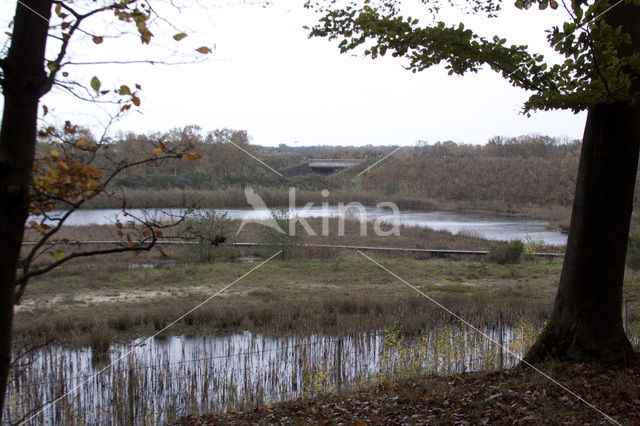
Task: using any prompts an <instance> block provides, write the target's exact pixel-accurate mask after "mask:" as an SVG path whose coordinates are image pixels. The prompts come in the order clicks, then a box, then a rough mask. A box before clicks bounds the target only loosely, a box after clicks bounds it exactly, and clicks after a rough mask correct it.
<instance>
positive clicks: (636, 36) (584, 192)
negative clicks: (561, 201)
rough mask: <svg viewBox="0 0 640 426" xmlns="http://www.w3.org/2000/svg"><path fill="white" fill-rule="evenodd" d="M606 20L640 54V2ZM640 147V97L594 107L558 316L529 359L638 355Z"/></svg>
mask: <svg viewBox="0 0 640 426" xmlns="http://www.w3.org/2000/svg"><path fill="white" fill-rule="evenodd" d="M603 19H604V20H605V21H606V23H608V24H609V25H611V26H612V27H613V28H619V27H622V31H623V32H625V33H627V34H629V35H630V38H631V40H630V41H631V42H630V43H627V44H623V45H620V46H618V54H619V55H620V56H629V55H632V54H634V53H636V54H637V53H638V52H640V7H638V6H635V5H631V4H620V5H617V7H614V8H613V9H611V10H609V11H608V12H607V13H606V14H605V15H604V17H603ZM630 91H631V95H632V96H634V97H636V99H637V97H638V95H639V94H640V76H638V75H634V76H633V78H632V81H631V89H630ZM639 149H640V105H639V104H638V103H637V101H630V102H617V103H608V104H602V105H597V106H595V107H592V108H590V109H589V113H588V116H587V124H586V126H585V131H584V137H583V141H582V153H581V155H580V166H579V168H578V181H577V183H576V193H575V199H574V202H573V212H572V215H571V226H570V228H569V240H568V241H567V252H566V257H565V260H564V266H563V268H562V275H561V276H560V285H559V287H558V292H557V294H556V301H555V305H554V308H553V313H552V315H551V321H550V322H549V324H548V325H547V327H546V328H545V330H544V331H543V332H542V334H541V335H540V337H538V340H537V341H536V343H535V344H534V345H533V347H532V348H531V349H530V350H529V352H528V353H527V355H526V356H525V361H528V362H530V363H537V362H541V361H545V360H548V359H576V360H584V359H586V358H590V359H593V360H597V361H602V362H613V363H620V362H625V361H626V360H628V359H630V358H632V357H635V356H636V354H634V352H633V348H632V347H631V343H630V342H629V339H628V338H627V336H626V334H625V333H624V330H623V325H622V289H623V279H624V269H625V261H626V254H627V244H628V237H629V224H630V222H631V213H632V210H633V196H634V188H635V181H636V171H637V169H638V151H639Z"/></svg>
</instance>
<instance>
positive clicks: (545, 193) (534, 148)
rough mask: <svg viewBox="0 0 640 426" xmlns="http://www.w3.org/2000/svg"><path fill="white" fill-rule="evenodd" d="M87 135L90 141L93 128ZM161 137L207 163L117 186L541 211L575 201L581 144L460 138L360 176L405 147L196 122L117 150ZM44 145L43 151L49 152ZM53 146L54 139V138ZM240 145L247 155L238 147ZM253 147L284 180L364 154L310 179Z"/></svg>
mask: <svg viewBox="0 0 640 426" xmlns="http://www.w3.org/2000/svg"><path fill="white" fill-rule="evenodd" d="M85 133H86V137H87V139H91V140H93V139H92V138H93V137H92V135H90V134H89V132H87V131H85ZM157 141H163V142H171V143H173V144H175V145H177V146H180V147H183V148H184V149H185V150H190V151H195V152H198V153H199V154H201V156H202V158H200V159H198V160H195V161H181V160H169V161H164V162H158V163H151V164H143V165H139V166H136V167H134V168H132V169H129V170H127V171H125V172H124V173H123V174H122V175H121V176H119V177H118V178H117V179H116V180H115V181H113V182H112V184H111V185H112V186H113V187H114V188H123V189H125V190H126V189H132V190H153V191H158V190H169V189H193V190H224V189H230V188H240V187H244V186H247V185H250V186H254V187H261V188H271V189H284V188H287V187H289V186H296V187H297V188H298V189H301V190H306V191H318V190H321V189H325V188H327V189H329V190H332V191H363V192H366V193H372V194H378V195H379V196H380V197H381V198H382V197H385V196H387V197H389V196H394V197H404V198H422V199H440V200H457V201H460V200H462V201H465V200H480V201H500V202H503V203H514V204H519V205H522V204H535V205H538V206H549V205H560V206H568V205H570V204H571V202H572V198H573V190H574V184H575V179H576V174H577V167H578V160H579V155H580V141H577V140H567V139H556V138H552V137H548V136H542V135H526V136H520V137H500V136H496V137H494V138H492V139H490V140H489V141H487V143H486V144H484V145H469V144H460V143H455V142H452V141H446V142H437V143H434V144H428V143H426V142H423V141H419V142H417V143H416V145H415V146H411V147H405V148H403V149H401V150H398V151H397V152H395V153H394V154H393V155H392V156H390V157H388V158H386V159H385V160H384V161H382V162H380V163H379V164H377V165H376V166H375V167H373V168H371V170H369V171H367V172H366V173H364V174H363V175H361V176H357V175H358V174H359V173H360V172H361V171H363V170H365V169H366V168H367V167H369V166H370V165H372V164H374V163H375V162H376V161H378V160H380V159H382V158H383V157H384V156H386V155H387V154H388V153H390V152H391V151H393V150H394V149H396V148H397V146H391V145H390V146H372V145H368V146H359V147H355V146H340V147H336V146H325V145H322V146H288V145H284V144H281V145H279V146H277V147H266V146H260V145H255V144H253V143H251V139H250V137H249V135H248V134H247V132H246V131H243V130H230V129H222V130H218V131H211V132H204V131H203V130H202V129H201V128H200V127H199V126H196V125H190V126H186V127H183V128H179V129H174V130H171V131H169V132H166V133H154V134H136V133H123V134H120V135H118V137H116V138H114V139H113V140H110V141H108V143H109V144H110V149H109V155H110V156H112V157H113V158H115V159H118V158H120V159H124V158H132V157H135V156H136V155H141V154H143V153H145V152H147V153H148V152H150V150H152V149H153V143H154V142H156V143H157ZM46 142H47V141H43V143H42V144H41V146H46ZM48 142H51V141H48ZM240 148H241V149H240ZM242 150H245V151H247V152H249V153H251V154H252V155H254V156H255V157H257V158H260V159H261V160H262V161H264V162H265V163H266V164H268V165H270V166H271V167H273V168H274V169H276V170H278V171H280V172H283V173H284V174H286V171H287V170H289V169H292V168H296V167H300V166H301V165H303V164H305V163H306V162H307V161H308V159H309V158H363V159H365V161H364V162H362V163H361V164H359V165H358V166H356V167H353V168H351V169H347V170H344V171H342V172H340V173H336V174H333V175H328V176H323V175H318V174H313V173H307V174H303V175H300V176H293V177H280V176H278V175H277V174H275V173H273V172H272V171H271V170H269V169H268V168H266V167H265V166H263V165H262V164H260V163H259V162H258V161H256V160H255V159H253V158H251V156H250V155H247V154H246V153H244V152H242Z"/></svg>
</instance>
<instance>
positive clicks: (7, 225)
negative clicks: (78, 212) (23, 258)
mask: <svg viewBox="0 0 640 426" xmlns="http://www.w3.org/2000/svg"><path fill="white" fill-rule="evenodd" d="M23 3H25V4H26V5H27V6H29V7H30V8H31V9H32V10H29V9H28V8H26V7H25V6H24V5H22V4H20V3H18V5H17V7H16V14H15V18H14V27H13V36H12V40H11V47H10V49H9V52H8V55H7V57H6V58H5V60H4V61H3V63H2V68H3V72H4V82H3V86H2V90H3V95H4V112H3V115H2V128H1V129H0V423H1V421H2V411H3V408H4V399H5V394H6V388H7V378H8V375H9V365H10V361H11V327H12V322H13V295H14V282H15V274H16V269H17V267H18V260H19V258H20V248H21V246H22V236H23V232H24V225H25V221H26V219H27V215H28V207H29V181H30V177H31V169H32V166H33V156H34V149H35V144H36V128H37V117H38V100H39V98H40V97H41V96H42V94H43V88H44V87H46V74H45V71H44V52H45V45H46V40H47V31H48V27H49V23H48V21H47V19H48V18H49V17H50V14H51V0H23ZM38 14H40V15H41V16H38Z"/></svg>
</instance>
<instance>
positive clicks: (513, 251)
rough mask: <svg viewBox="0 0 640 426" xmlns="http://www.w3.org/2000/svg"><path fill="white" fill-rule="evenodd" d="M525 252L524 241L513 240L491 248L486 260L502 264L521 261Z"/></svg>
mask: <svg viewBox="0 0 640 426" xmlns="http://www.w3.org/2000/svg"><path fill="white" fill-rule="evenodd" d="M523 254H524V243H523V242H522V241H520V240H513V241H510V242H509V243H506V244H503V245H500V246H497V247H494V248H493V249H491V251H490V252H489V254H487V257H486V261H487V262H491V263H498V264H500V265H504V264H511V263H519V262H520V261H521V260H522V255H523Z"/></svg>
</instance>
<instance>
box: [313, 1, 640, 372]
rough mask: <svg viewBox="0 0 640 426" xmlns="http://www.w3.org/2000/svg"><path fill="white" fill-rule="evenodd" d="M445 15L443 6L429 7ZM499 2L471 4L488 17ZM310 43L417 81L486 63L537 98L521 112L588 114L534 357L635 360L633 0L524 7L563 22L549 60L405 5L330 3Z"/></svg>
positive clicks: (552, 35) (637, 83)
mask: <svg viewBox="0 0 640 426" xmlns="http://www.w3.org/2000/svg"><path fill="white" fill-rule="evenodd" d="M422 3H423V4H424V5H425V7H427V8H428V9H429V11H431V12H434V14H437V12H438V7H439V4H438V2H437V0H434V1H429V0H422ZM500 3H501V2H500V0H468V1H467V5H468V6H469V10H470V11H472V12H474V13H478V14H485V15H487V18H491V17H495V16H496V15H497V14H499V13H500ZM307 6H309V7H319V9H320V10H321V12H322V15H323V16H322V17H321V19H320V20H319V23H318V24H317V25H316V26H315V27H314V28H312V29H311V34H310V35H311V36H312V37H328V38H329V39H338V40H339V48H340V51H341V52H348V51H352V50H355V49H359V48H362V49H364V54H365V55H368V56H370V57H371V58H374V59H375V58H377V57H379V56H384V55H385V54H391V55H392V56H394V57H398V58H402V59H404V60H406V68H408V69H409V70H411V71H413V72H419V71H422V70H424V69H426V68H429V67H431V66H434V65H437V64H440V63H444V64H445V65H446V69H447V70H448V72H449V74H459V75H462V74H465V73H468V72H478V71H479V70H480V69H481V68H482V67H483V66H486V67H488V68H490V69H491V70H493V71H495V72H498V73H500V74H501V75H502V76H503V77H504V78H505V79H506V80H507V81H508V82H509V83H511V84H512V85H513V86H516V87H519V88H522V89H525V90H527V91H529V92H531V95H530V97H529V99H528V100H527V101H526V103H525V104H524V113H529V112H532V111H536V110H551V109H567V110H571V111H574V112H578V111H583V110H586V111H588V114H587V121H586V125H585V130H584V136H583V144H582V151H581V157H580V164H579V169H578V179H577V185H576V190H575V198H574V204H573V211H572V218H571V225H570V231H569V237H568V243H567V251H566V256H565V261H564V266H563V269H562V274H561V277H560V283H559V287H558V292H557V295H556V301H555V305H554V308H553V313H552V316H551V320H550V321H549V322H548V324H547V326H546V328H545V329H544V331H543V332H542V333H541V335H540V336H539V338H538V340H537V342H536V343H535V344H534V346H533V347H532V348H531V349H530V351H529V353H528V354H527V355H526V357H525V360H526V361H528V362H531V363H536V362H541V361H544V360H548V359H567V360H584V359H586V358H590V359H594V360H598V361H602V362H623V361H624V360H628V359H630V358H632V357H635V356H636V354H635V353H634V351H633V349H632V346H631V343H630V342H629V339H628V338H627V336H626V335H625V333H624V330H623V324H622V315H621V304H622V290H623V276H624V269H625V255H626V250H627V239H628V234H629V224H630V220H631V212H632V202H633V194H634V185H635V177H636V170H637V167H638V151H639V148H640V103H639V100H640V99H639V94H640V78H639V77H640V2H638V1H637V0H619V1H615V2H614V1H612V0H611V1H610V0H595V1H587V0H573V1H572V2H570V3H565V2H562V7H560V5H559V4H558V2H557V1H556V0H517V1H516V2H515V6H516V7H517V8H518V9H521V10H522V11H523V13H525V12H526V10H527V9H530V8H532V7H534V6H537V7H538V8H540V9H546V8H551V9H553V10H554V11H555V12H554V13H562V14H564V15H565V16H567V21H566V22H564V23H563V25H562V26H553V27H551V28H550V29H549V30H550V31H549V32H548V34H547V40H548V42H549V44H550V45H551V47H552V48H553V49H554V50H555V51H556V52H558V53H559V54H561V55H562V56H564V58H565V59H564V61H562V62H560V63H547V62H546V61H545V58H544V56H543V55H542V54H540V53H536V52H532V51H530V49H529V48H528V47H527V46H523V45H509V44H508V43H507V39H506V38H504V37H503V36H501V35H496V36H495V37H493V38H492V39H487V38H485V37H481V36H479V35H478V34H476V33H474V31H473V30H471V29H469V28H465V26H464V25H463V24H462V23H460V24H455V25H450V24H447V23H445V22H436V23H435V24H433V25H424V26H422V25H420V22H419V21H418V20H417V19H413V18H411V17H404V16H403V14H402V11H401V10H402V7H401V2H400V1H384V0H380V1H377V0H364V1H363V2H360V3H358V2H348V3H340V2H335V1H333V2H330V5H329V6H324V5H322V3H320V4H319V5H318V4H315V5H312V4H311V2H309V3H308V4H307Z"/></svg>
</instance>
